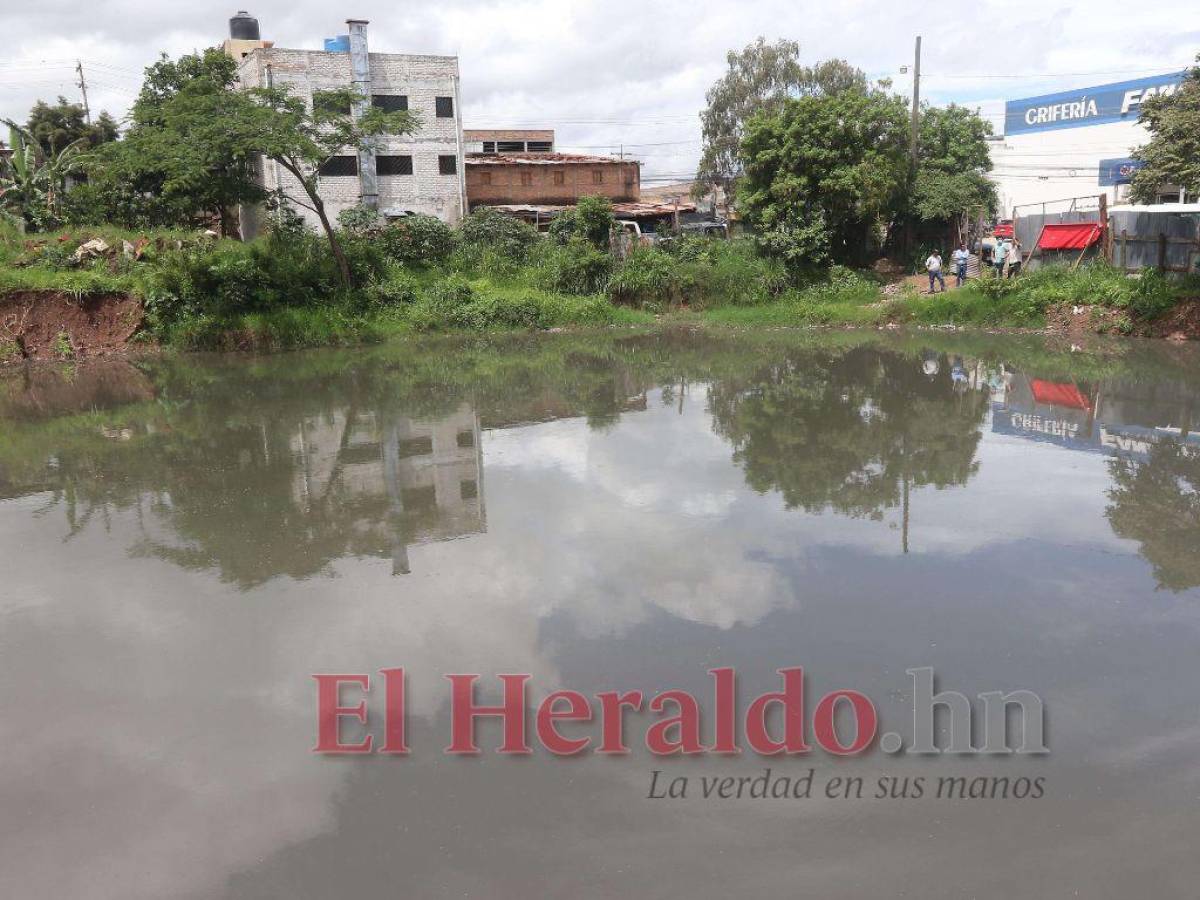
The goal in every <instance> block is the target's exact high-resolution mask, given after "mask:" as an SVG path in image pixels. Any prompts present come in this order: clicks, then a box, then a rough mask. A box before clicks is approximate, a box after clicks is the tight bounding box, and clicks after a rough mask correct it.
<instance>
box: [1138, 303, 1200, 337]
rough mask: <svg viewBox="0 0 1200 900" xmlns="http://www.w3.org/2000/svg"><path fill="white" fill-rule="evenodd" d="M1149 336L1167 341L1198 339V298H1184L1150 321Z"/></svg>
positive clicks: (1199, 323) (1199, 328)
mask: <svg viewBox="0 0 1200 900" xmlns="http://www.w3.org/2000/svg"><path fill="white" fill-rule="evenodd" d="M1150 335H1151V337H1160V338H1166V339H1167V340H1168V341H1195V340H1200V298H1194V299H1191V300H1184V301H1183V302H1182V303H1179V304H1178V305H1176V306H1175V307H1174V308H1173V309H1171V310H1170V311H1169V312H1167V313H1165V314H1164V315H1162V316H1159V317H1158V318H1157V319H1155V320H1154V321H1153V322H1152V323H1150Z"/></svg>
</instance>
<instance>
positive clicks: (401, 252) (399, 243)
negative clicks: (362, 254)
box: [376, 215, 454, 265]
mask: <svg viewBox="0 0 1200 900" xmlns="http://www.w3.org/2000/svg"><path fill="white" fill-rule="evenodd" d="M376 240H377V243H378V244H379V246H380V247H381V249H382V250H383V253H384V254H385V255H387V256H388V257H389V258H391V259H392V260H395V261H396V262H402V263H407V264H408V265H421V264H426V265H427V264H431V263H436V262H440V261H441V260H444V259H445V258H446V257H448V256H449V255H450V253H451V252H452V251H453V250H454V231H453V230H452V229H451V228H450V226H449V225H447V224H446V223H445V222H443V221H442V220H441V219H439V218H437V217H436V216H423V215H416V216H405V217H404V218H403V219H398V220H396V221H395V222H392V223H391V224H390V225H388V226H387V227H386V228H384V229H383V230H382V231H381V232H380V233H379V236H378V238H377V239H376Z"/></svg>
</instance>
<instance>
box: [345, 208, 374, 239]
mask: <svg viewBox="0 0 1200 900" xmlns="http://www.w3.org/2000/svg"><path fill="white" fill-rule="evenodd" d="M337 221H338V225H340V226H341V228H342V230H343V231H347V232H349V233H350V234H354V235H365V234H377V233H378V232H380V231H382V230H383V228H384V225H385V223H384V221H383V217H382V216H380V215H379V210H377V209H372V208H371V207H369V206H361V205H360V206H352V207H350V208H349V209H343V210H342V211H341V212H340V213H338V217H337Z"/></svg>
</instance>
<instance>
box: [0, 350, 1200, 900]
mask: <svg viewBox="0 0 1200 900" xmlns="http://www.w3.org/2000/svg"><path fill="white" fill-rule="evenodd" d="M1198 363H1200V355H1197V353H1196V352H1195V351H1194V350H1193V349H1192V348H1186V347H1185V348H1178V347H1168V346H1151V345H1143V344H1138V343H1134V342H1127V343H1121V344H1114V345H1107V346H1104V347H1102V348H1100V350H1098V351H1092V350H1088V351H1083V352H1075V353H1072V352H1070V350H1069V348H1059V347H1054V346H1049V345H1047V344H1046V343H1045V342H1044V341H1042V340H1041V339H1036V338H1019V339H1018V338H1008V339H1004V338H990V337H983V336H963V335H925V336H921V335H916V336H910V337H907V338H889V339H883V338H879V337H877V336H875V335H854V334H843V333H838V334H831V335H827V336H812V335H807V334H804V333H792V334H789V333H777V334H771V335H765V336H759V337H734V336H725V337H720V336H718V337H710V338H705V339H701V338H697V337H695V336H687V335H666V336H649V337H647V336H629V337H613V336H610V335H601V336H566V335H564V336H545V337H541V338H523V339H511V340H496V341H490V342H484V341H471V342H446V341H439V342H429V343H412V344H402V345H399V346H396V347H388V348H381V349H375V350H368V351H353V352H333V351H330V352H321V353H306V354H294V355H284V356H277V357H271V358H265V359H243V358H199V357H191V358H182V359H178V360H151V361H146V362H142V363H139V364H137V365H136V366H133V365H129V364H127V363H121V362H109V363H104V364H97V365H95V366H89V367H82V366H81V367H78V368H71V367H68V368H60V369H53V368H50V369H46V368H39V369H32V370H18V371H9V372H7V373H5V374H4V375H2V376H0V498H2V499H0V571H2V580H0V747H2V748H3V749H2V750H0V897H5V898H8V897H12V898H25V897H70V898H92V897H96V898H120V900H136V898H163V897H172V898H174V897H183V898H285V897H286V898H298V897H312V898H334V897H343V896H358V895H361V896H386V897H397V896H399V897H422V898H423V897H481V898H508V897H513V898H517V897H520V898H526V897H614V898H615V897H638V898H642V897H654V898H658V897H662V898H675V897H683V896H690V897H729V896H736V897H764V896H788V897H793V896H804V897H820V898H862V897H914V898H923V900H924V898H962V897H976V898H1006V900H1007V898H1014V897H1073V896H1079V897H1088V898H1122V900H1124V898H1128V897H1133V896H1153V897H1172V898H1174V897H1181V898H1182V897H1193V896H1195V895H1196V891H1197V888H1196V885H1197V884H1200V856H1197V854H1196V853H1195V849H1194V848H1195V842H1196V837H1195V835H1196V832H1197V830H1198V828H1200V710H1198V709H1197V701H1196V699H1195V684H1196V683H1197V679H1198V676H1200V661H1198V655H1197V647H1198V646H1200V497H1198V495H1197V490H1198V488H1200V437H1198V436H1197V435H1196V434H1195V433H1193V429H1197V428H1200V422H1198V421H1197V417H1198V413H1200V402H1198V401H1200V365H1198ZM390 666H403V667H404V668H405V669H406V670H407V673H408V679H409V684H408V704H409V709H410V719H409V731H408V739H409V743H410V745H411V747H412V752H411V754H410V755H409V756H408V757H406V758H393V757H385V756H378V755H376V756H371V757H329V756H321V755H317V754H314V753H312V752H311V748H312V746H313V744H314V741H315V736H316V714H315V696H316V694H315V689H314V683H313V681H312V679H311V677H310V676H311V674H312V673H317V672H326V673H328V672H345V673H359V672H361V673H372V672H377V671H378V670H379V669H380V668H384V667H390ZM715 666H735V667H736V668H737V671H738V676H739V679H740V682H741V691H740V694H741V696H742V697H743V698H749V697H752V696H753V695H754V694H757V693H760V692H761V691H764V690H773V689H777V688H778V686H779V678H778V676H777V675H775V670H776V669H778V668H781V667H786V666H803V667H804V668H805V670H806V673H807V674H808V677H809V686H810V692H811V697H812V699H813V702H815V699H816V698H817V697H819V696H820V695H821V694H822V693H824V692H826V691H828V690H831V689H834V688H854V689H857V690H860V691H862V692H864V693H865V694H867V695H868V696H869V697H870V698H871V699H872V700H873V701H874V703H875V705H876V706H877V708H878V712H879V717H880V731H881V732H882V731H888V730H896V731H897V732H905V731H906V728H908V729H909V730H911V722H910V720H911V716H912V712H911V707H912V692H913V688H912V684H911V682H910V680H909V676H908V675H907V674H906V671H905V670H906V669H910V668H915V667H924V666H933V667H935V668H936V670H937V673H938V677H939V679H940V682H941V686H942V687H944V688H949V689H953V690H957V691H961V692H963V693H965V694H967V695H969V696H971V697H975V696H976V695H977V694H979V693H980V692H984V691H992V690H1003V691H1010V690H1015V689H1019V688H1023V689H1028V690H1032V691H1035V692H1036V693H1037V694H1039V695H1040V696H1041V698H1042V699H1043V700H1044V702H1045V709H1046V722H1047V732H1046V735H1047V742H1048V744H1049V748H1050V752H1049V754H1047V755H1044V756H1025V755H1013V756H987V755H968V756H949V755H940V756H920V757H916V756H911V755H906V754H903V753H902V754H898V755H889V754H887V753H883V752H882V751H880V750H879V749H877V748H876V749H872V750H871V751H870V752H867V753H865V754H863V755H861V756H858V757H855V758H852V759H844V760H843V759H835V758H834V757H833V756H831V755H830V754H828V753H826V752H824V751H822V750H820V749H816V750H814V751H813V752H812V753H810V754H808V755H802V756H796V757H772V758H770V759H764V758H762V757H759V756H757V755H756V754H754V753H752V752H746V753H743V754H742V755H741V756H738V757H727V756H716V755H712V754H700V755H697V756H695V757H692V758H688V759H686V760H683V761H679V760H674V761H672V760H664V759H661V758H657V757H655V756H652V755H651V754H650V753H649V752H648V751H647V750H646V749H645V747H644V746H642V745H640V743H638V740H632V741H631V743H633V751H632V752H631V753H630V754H629V755H627V756H603V755H599V754H595V753H591V752H587V753H584V754H582V755H580V756H578V757H573V758H557V757H554V756H552V755H551V754H550V753H547V752H546V751H545V750H543V749H540V748H537V749H536V750H535V752H534V753H533V754H532V755H531V756H529V757H525V758H513V757H506V756H500V755H497V754H495V753H493V752H491V751H492V750H493V748H495V746H496V745H497V743H498V741H499V731H498V729H496V728H494V727H491V726H489V727H486V728H484V729H483V735H482V738H481V743H482V744H483V746H484V749H485V751H486V752H485V753H483V754H482V755H481V756H479V757H477V758H465V757H456V756H447V755H444V754H443V753H442V748H443V747H444V746H445V745H446V744H447V743H448V742H449V737H450V726H449V717H448V705H449V689H448V683H447V682H446V681H445V679H444V678H443V677H442V676H443V675H444V674H446V673H481V674H483V675H484V680H485V682H487V683H488V684H489V685H491V684H494V683H495V680H494V676H495V675H496V674H497V673H509V672H526V673H530V674H531V675H532V676H533V677H532V681H531V685H532V688H531V694H532V695H533V698H534V699H535V700H536V699H538V698H539V697H540V696H541V695H544V694H545V693H546V692H548V691H550V690H553V689H557V688H573V689H577V690H579V691H582V692H583V693H585V694H587V695H589V696H593V695H595V693H596V692H598V691H605V690H631V689H639V690H642V691H645V692H646V693H647V696H650V695H651V694H653V693H654V692H656V691H659V690H663V689H665V688H683V689H687V690H691V691H693V692H695V693H696V694H697V695H698V696H699V697H700V698H701V701H702V703H704V704H705V712H704V732H705V739H706V741H707V740H708V739H709V737H710V734H711V727H712V721H711V715H710V713H711V710H712V701H711V693H712V688H711V681H710V679H709V676H708V675H707V670H708V669H710V668H713V667H715ZM376 677H378V676H376ZM351 693H352V692H351ZM494 694H495V692H494V691H489V692H487V693H485V695H484V696H494ZM377 699H378V698H377V697H376V698H375V700H377ZM372 709H373V711H374V712H376V713H377V712H378V706H377V705H373V706H372ZM632 718H633V719H635V720H637V721H636V722H631V725H630V729H631V734H634V735H635V736H636V735H640V731H639V728H642V729H643V730H644V724H645V722H648V721H653V718H652V717H647V716H644V715H643V716H641V717H640V718H639V717H638V716H633V717H632ZM906 723H908V724H907V725H906ZM570 729H575V731H574V733H578V734H593V735H594V734H596V733H597V731H596V728H595V727H593V726H591V725H588V724H587V723H571V724H569V725H566V726H564V728H563V731H564V733H566V732H567V731H569V730H570ZM353 731H354V729H353V728H347V729H346V733H347V734H352V733H353ZM376 731H378V729H376ZM942 736H943V737H944V734H943V735H942ZM639 740H640V738H639ZM766 767H770V768H771V769H772V777H774V778H778V777H780V776H787V777H797V778H798V777H799V776H801V775H803V774H804V773H806V772H808V771H809V770H810V769H811V770H812V771H813V774H814V780H815V783H816V784H817V785H827V784H828V782H829V780H830V779H831V778H836V777H855V778H862V779H863V780H864V784H865V788H864V791H863V796H862V797H861V799H859V798H857V797H851V798H849V799H847V798H845V797H840V798H829V797H826V796H824V795H823V792H822V791H821V790H819V789H818V790H814V791H813V794H812V796H810V797H808V798H807V799H787V800H784V799H758V798H749V797H746V798H743V799H741V800H736V799H732V800H721V799H717V798H715V797H710V798H708V799H705V798H704V797H703V796H701V783H702V782H701V780H702V779H703V778H705V777H712V776H724V775H737V776H743V775H750V776H753V775H758V774H760V773H762V772H763V770H764V769H765V768H766ZM654 770H660V771H662V772H663V773H664V774H663V777H664V778H672V779H673V778H676V777H679V776H687V777H688V779H689V781H690V788H689V793H688V796H687V797H686V798H685V799H678V800H670V799H652V798H650V797H648V792H649V788H650V784H651V778H652V772H653V771H654ZM960 776H961V777H968V778H976V777H984V778H990V779H996V778H1009V779H1017V778H1021V777H1027V778H1030V779H1033V778H1041V779H1043V782H1042V783H1043V784H1044V796H1042V797H1041V798H1032V797H1027V798H1024V799H1015V798H1012V797H1010V798H1008V799H1003V798H996V799H974V800H972V799H947V798H940V799H939V798H938V797H936V796H935V795H933V794H934V793H935V792H934V791H933V790H932V786H933V785H935V784H937V782H938V780H939V779H941V778H948V777H960ZM897 777H898V778H907V779H910V783H911V782H912V781H913V780H915V779H917V778H923V779H925V780H926V782H925V783H926V784H927V785H928V786H929V787H928V789H927V791H926V794H925V795H924V796H923V797H921V798H913V797H909V798H908V799H898V798H897V799H891V798H888V799H880V798H878V797H876V791H877V790H878V783H879V779H880V778H897Z"/></svg>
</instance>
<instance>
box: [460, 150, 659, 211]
mask: <svg viewBox="0 0 1200 900" xmlns="http://www.w3.org/2000/svg"><path fill="white" fill-rule="evenodd" d="M596 172H599V173H600V177H601V178H602V179H603V181H602V182H601V183H600V184H597V183H596V181H595V174H594V173H596ZM555 173H559V174H561V176H562V184H558V183H556V182H555ZM523 175H524V176H526V178H527V180H528V182H529V183H528V184H526V183H524V181H523V179H522V176H523ZM595 196H602V197H608V198H609V199H611V200H615V201H621V202H634V201H636V200H638V199H639V198H640V197H641V177H640V173H639V165H638V163H636V162H630V161H625V162H621V161H619V160H612V161H611V162H587V163H566V162H552V161H546V162H540V163H539V162H517V161H514V162H504V161H501V160H496V161H487V162H485V161H484V160H482V159H479V158H472V159H468V162H467V201H468V204H469V205H470V207H471V208H474V207H476V206H481V205H483V206H486V205H488V204H508V203H529V204H547V205H570V204H573V203H575V202H576V201H577V200H578V199H579V198H580V197H595Z"/></svg>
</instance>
